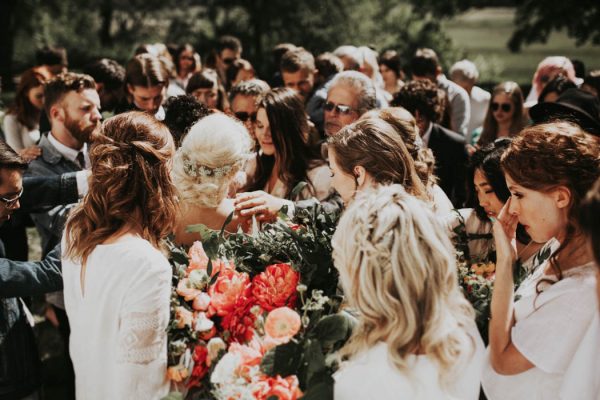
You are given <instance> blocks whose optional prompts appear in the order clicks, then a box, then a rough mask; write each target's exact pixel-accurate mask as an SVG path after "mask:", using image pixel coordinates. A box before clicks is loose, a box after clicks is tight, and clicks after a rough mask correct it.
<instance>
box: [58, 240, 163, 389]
mask: <svg viewBox="0 0 600 400" xmlns="http://www.w3.org/2000/svg"><path fill="white" fill-rule="evenodd" d="M64 248H65V247H64V243H63V249H64ZM171 271H172V270H171V267H170V265H169V262H168V261H167V259H166V258H165V257H164V256H163V255H162V253H160V252H159V251H158V250H157V249H156V248H154V247H153V246H152V245H151V244H150V243H149V242H148V241H146V240H144V239H142V238H140V237H139V236H134V235H124V236H123V237H121V238H119V239H118V240H117V241H116V242H115V243H113V244H108V245H98V246H96V248H95V249H94V250H93V251H92V253H91V254H90V256H89V257H88V260H87V264H86V270H85V283H84V288H85V292H84V294H82V290H81V283H80V273H81V265H80V264H78V263H73V262H72V261H71V260H68V259H65V258H64V257H63V262H62V272H63V282H64V295H65V306H66V311H67V315H68V317H69V323H70V325H71V337H70V346H69V348H70V351H71V359H72V360H73V366H74V369H75V386H76V395H77V399H78V400H86V399H160V398H162V397H164V396H165V395H167V393H168V390H169V383H168V381H167V379H166V370H167V333H166V327H167V325H168V322H169V300H170V294H171V274H172V272H171Z"/></svg>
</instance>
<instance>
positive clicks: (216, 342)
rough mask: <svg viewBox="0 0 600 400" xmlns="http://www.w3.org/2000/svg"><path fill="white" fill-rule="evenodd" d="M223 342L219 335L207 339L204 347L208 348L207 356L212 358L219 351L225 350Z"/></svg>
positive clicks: (215, 356)
mask: <svg viewBox="0 0 600 400" xmlns="http://www.w3.org/2000/svg"><path fill="white" fill-rule="evenodd" d="M225 347H227V346H226V345H225V342H224V341H223V339H221V338H219V337H214V338H212V339H210V340H209V341H208V344H207V345H206V349H207V350H208V358H210V360H211V361H212V360H214V359H215V358H217V356H218V355H219V351H221V350H225Z"/></svg>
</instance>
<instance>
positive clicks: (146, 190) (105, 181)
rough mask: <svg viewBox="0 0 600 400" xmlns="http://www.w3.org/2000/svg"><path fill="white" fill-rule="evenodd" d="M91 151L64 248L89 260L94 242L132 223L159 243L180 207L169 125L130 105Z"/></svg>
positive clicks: (72, 255)
mask: <svg viewBox="0 0 600 400" xmlns="http://www.w3.org/2000/svg"><path fill="white" fill-rule="evenodd" d="M92 143H93V144H92V147H91V151H90V160H91V162H92V176H91V178H90V186H89V191H88V193H87V195H86V196H85V197H84V199H83V201H82V202H81V203H80V204H79V205H78V206H77V207H76V208H75V209H74V210H73V211H72V213H71V215H70V217H69V220H68V222H67V227H66V230H65V232H66V234H67V249H66V254H67V256H68V257H70V258H71V259H77V260H81V262H82V263H85V262H86V260H87V258H88V256H89V255H90V253H91V252H92V251H93V250H94V248H95V247H96V246H97V245H99V244H101V243H103V242H104V241H105V240H106V239H108V238H109V237H110V236H112V235H113V234H115V233H116V232H118V231H119V230H120V229H121V228H123V227H124V226H126V225H128V224H130V225H131V226H132V227H133V228H134V229H137V230H138V231H139V232H140V233H141V235H142V237H143V238H144V239H146V240H148V241H149V242H150V243H152V245H153V246H155V247H157V248H158V247H159V242H160V240H161V239H163V238H164V237H166V236H167V235H168V234H169V233H170V232H172V231H173V227H174V224H175V217H176V213H177V198H176V194H175V187H174V186H173V183H172V181H171V174H170V162H171V159H172V157H173V154H174V152H175V147H174V145H173V138H172V137H171V134H170V133H169V131H168V129H167V128H166V127H165V126H164V125H163V124H162V123H160V122H159V121H157V120H156V119H155V118H154V117H153V116H151V115H148V114H146V113H143V112H138V111H132V112H128V113H124V114H119V115H117V116H115V117H113V118H110V119H108V120H106V121H105V122H104V123H103V124H102V129H101V130H100V132H98V133H95V134H94V136H93V142H92Z"/></svg>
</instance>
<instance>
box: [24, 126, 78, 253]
mask: <svg viewBox="0 0 600 400" xmlns="http://www.w3.org/2000/svg"><path fill="white" fill-rule="evenodd" d="M39 146H40V147H41V148H42V155H41V156H40V157H39V158H37V159H35V160H34V161H32V162H31V163H30V164H29V168H28V169H27V171H26V173H25V175H26V176H56V175H62V174H64V173H67V172H76V171H80V170H81V168H80V167H79V165H77V164H76V163H74V162H73V161H70V160H67V159H66V158H64V157H63V156H62V155H61V154H60V153H59V152H58V150H57V149H56V148H55V147H54V146H53V145H52V144H51V143H50V141H49V140H48V137H47V136H46V135H44V136H43V137H42V139H41V140H40V143H39ZM73 206H74V204H69V205H61V206H57V207H54V208H52V209H51V210H49V211H47V212H43V213H36V214H31V218H32V219H33V221H34V222H35V225H36V227H37V229H38V231H39V232H40V236H41V239H42V253H43V255H44V256H45V255H46V254H48V253H49V252H50V251H51V250H52V249H53V248H54V247H55V246H56V245H57V244H59V243H60V239H61V237H62V231H63V229H64V224H65V222H66V220H67V216H68V213H69V211H70V210H71V208H72V207H73Z"/></svg>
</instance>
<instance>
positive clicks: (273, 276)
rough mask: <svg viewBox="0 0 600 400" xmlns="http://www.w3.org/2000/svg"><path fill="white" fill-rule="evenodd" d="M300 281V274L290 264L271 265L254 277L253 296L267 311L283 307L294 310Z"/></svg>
mask: <svg viewBox="0 0 600 400" xmlns="http://www.w3.org/2000/svg"><path fill="white" fill-rule="evenodd" d="M299 279H300V274H298V272H296V271H294V269H293V268H292V267H291V266H290V265H289V264H274V265H269V266H268V267H267V268H266V269H265V270H264V271H263V272H262V273H260V274H258V275H256V276H255V277H254V279H253V281H252V284H253V288H252V294H253V295H254V297H255V298H256V301H257V303H258V305H260V306H261V307H262V308H263V309H264V310H265V311H271V310H273V309H274V308H277V307H283V306H289V307H292V308H293V307H294V306H295V304H296V298H297V293H296V286H298V280H299Z"/></svg>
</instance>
